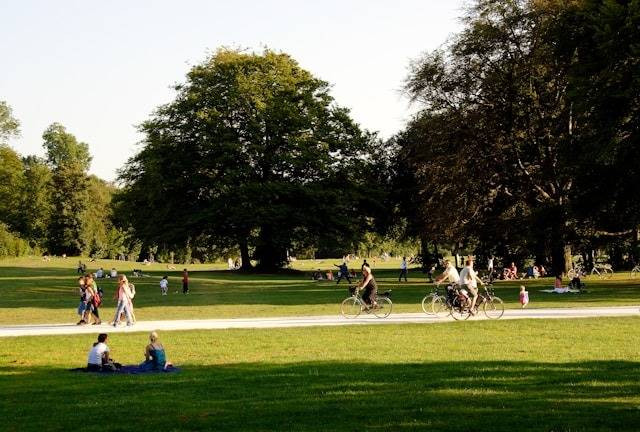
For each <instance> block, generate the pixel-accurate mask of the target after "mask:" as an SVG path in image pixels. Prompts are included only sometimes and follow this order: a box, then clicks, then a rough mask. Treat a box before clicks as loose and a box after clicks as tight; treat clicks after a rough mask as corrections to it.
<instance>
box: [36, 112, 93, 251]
mask: <svg viewBox="0 0 640 432" xmlns="http://www.w3.org/2000/svg"><path fill="white" fill-rule="evenodd" d="M42 139H43V140H44V143H43V147H44V148H45V149H46V151H47V161H48V162H49V165H50V166H51V169H52V177H51V185H52V197H51V199H52V204H53V217H52V218H51V221H50V223H49V227H48V236H47V246H48V249H49V252H51V253H53V254H67V255H78V254H79V253H80V252H81V251H83V250H85V249H86V248H87V247H88V246H90V244H88V239H87V236H86V234H85V229H86V225H87V224H86V217H87V216H86V215H87V207H88V206H89V205H90V201H89V198H90V195H89V186H90V182H89V179H88V178H87V175H86V172H87V170H88V168H89V163H90V161H91V157H90V156H89V150H88V146H87V144H85V143H81V142H78V141H77V140H76V138H75V137H74V136H73V135H72V134H70V133H69V132H67V131H66V129H65V128H64V127H63V126H62V125H60V124H58V123H54V124H52V125H51V126H49V128H47V130H46V131H45V132H44V134H43V135H42Z"/></svg>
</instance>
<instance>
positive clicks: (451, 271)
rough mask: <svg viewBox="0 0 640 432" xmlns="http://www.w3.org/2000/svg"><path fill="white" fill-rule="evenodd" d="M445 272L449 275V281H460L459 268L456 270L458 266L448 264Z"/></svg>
mask: <svg viewBox="0 0 640 432" xmlns="http://www.w3.org/2000/svg"><path fill="white" fill-rule="evenodd" d="M444 274H445V275H446V276H447V279H448V280H449V283H456V284H457V283H459V282H460V275H459V274H458V270H456V268H455V267H454V266H452V265H450V266H448V267H447V268H446V269H445V270H444Z"/></svg>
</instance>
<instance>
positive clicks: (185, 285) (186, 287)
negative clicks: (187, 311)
mask: <svg viewBox="0 0 640 432" xmlns="http://www.w3.org/2000/svg"><path fill="white" fill-rule="evenodd" d="M188 292H189V282H182V294H186V293H188Z"/></svg>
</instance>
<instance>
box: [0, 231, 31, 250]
mask: <svg viewBox="0 0 640 432" xmlns="http://www.w3.org/2000/svg"><path fill="white" fill-rule="evenodd" d="M32 252H33V249H32V248H31V246H29V243H28V242H27V241H26V240H23V239H21V238H20V237H18V236H16V235H15V234H13V233H11V232H10V231H9V230H8V229H7V227H6V225H4V224H0V258H12V257H20V256H25V255H29V254H31V253H32Z"/></svg>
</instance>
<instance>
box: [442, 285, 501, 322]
mask: <svg viewBox="0 0 640 432" xmlns="http://www.w3.org/2000/svg"><path fill="white" fill-rule="evenodd" d="M452 291H453V292H452V295H449V296H447V299H446V301H444V302H443V301H442V300H441V299H437V300H436V299H434V302H433V311H434V313H435V314H436V315H438V314H439V313H444V312H443V309H447V310H448V311H449V313H450V314H451V316H452V317H453V319H455V320H466V319H468V318H469V316H471V312H472V311H471V298H470V297H469V296H468V295H467V294H466V290H464V289H463V288H460V289H459V288H452ZM480 306H482V311H483V313H484V315H485V316H486V317H487V318H489V319H500V318H502V315H504V302H503V301H502V299H501V298H500V297H497V296H496V295H495V294H494V292H493V286H492V285H491V284H487V285H485V286H484V293H481V292H478V299H477V300H476V304H475V306H474V308H473V312H474V315H475V314H477V313H478V310H479V309H480ZM445 316H446V315H445Z"/></svg>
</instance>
